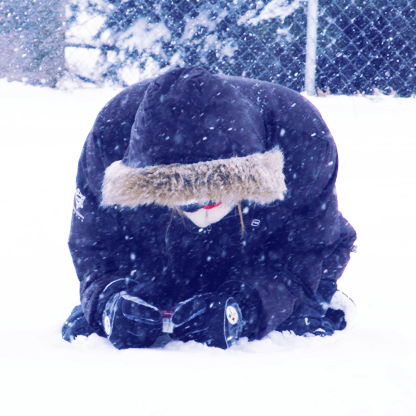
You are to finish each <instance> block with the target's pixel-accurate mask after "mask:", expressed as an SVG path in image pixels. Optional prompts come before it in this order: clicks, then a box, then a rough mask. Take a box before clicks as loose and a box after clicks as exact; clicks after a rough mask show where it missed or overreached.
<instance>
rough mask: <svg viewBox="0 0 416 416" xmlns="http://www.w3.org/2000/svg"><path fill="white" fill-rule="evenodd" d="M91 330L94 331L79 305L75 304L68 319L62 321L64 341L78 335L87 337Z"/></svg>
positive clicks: (70, 340)
mask: <svg viewBox="0 0 416 416" xmlns="http://www.w3.org/2000/svg"><path fill="white" fill-rule="evenodd" d="M93 332H94V331H93V330H92V329H91V327H90V325H89V324H88V322H87V320H86V319H85V315H84V312H83V311H82V309H81V305H78V306H75V308H74V309H73V310H72V312H71V315H69V317H68V319H67V320H66V321H65V323H64V326H63V327H62V338H63V339H64V340H65V341H68V342H72V341H73V340H74V339H75V338H76V337H77V336H78V335H83V336H84V337H88V336H90V335H91V334H92V333H93Z"/></svg>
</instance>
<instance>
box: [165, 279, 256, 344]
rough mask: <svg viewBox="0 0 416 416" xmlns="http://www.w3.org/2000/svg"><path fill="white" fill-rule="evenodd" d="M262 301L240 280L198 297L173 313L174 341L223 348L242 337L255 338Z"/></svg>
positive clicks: (172, 336) (189, 300) (180, 306)
mask: <svg viewBox="0 0 416 416" xmlns="http://www.w3.org/2000/svg"><path fill="white" fill-rule="evenodd" d="M259 302H260V300H259V296H258V294H257V292H256V291H255V290H253V289H252V288H250V287H248V286H247V285H245V284H244V283H243V282H238V281H233V282H231V283H230V284H227V285H223V286H221V287H220V288H219V289H218V290H217V291H216V292H210V293H204V294H200V295H196V296H194V297H193V298H191V299H188V300H186V301H185V302H182V303H180V304H179V306H178V307H177V308H176V310H175V311H174V313H173V315H172V323H173V326H174V330H173V333H172V334H171V338H173V339H176V340H180V341H184V342H186V341H190V340H193V341H196V342H200V343H204V344H206V345H208V346H213V347H218V348H222V349H226V348H228V347H230V346H231V345H233V344H234V343H235V342H236V341H237V340H238V339H239V338H241V337H248V338H249V339H254V338H255V334H256V333H257V332H258V331H257V329H258V328H259V325H260V321H261V319H260V318H261V312H260V304H259Z"/></svg>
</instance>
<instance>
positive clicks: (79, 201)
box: [74, 188, 85, 221]
mask: <svg viewBox="0 0 416 416" xmlns="http://www.w3.org/2000/svg"><path fill="white" fill-rule="evenodd" d="M84 201H85V196H84V195H82V193H81V191H80V189H79V188H77V190H76V192H75V207H74V214H75V215H76V216H77V217H78V218H79V219H80V220H81V221H83V220H84V216H83V215H81V213H80V212H79V210H80V209H81V208H84Z"/></svg>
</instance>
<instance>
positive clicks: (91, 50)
mask: <svg viewBox="0 0 416 416" xmlns="http://www.w3.org/2000/svg"><path fill="white" fill-rule="evenodd" d="M304 5H305V1H304V0H294V1H291V0H269V1H265V2H263V1H257V2H256V1H249V0H234V1H232V2H230V1H224V0H206V1H205V0H204V1H202V0H176V1H172V0H156V1H148V0H147V1H146V0H70V2H69V4H68V5H67V9H66V13H67V18H68V26H67V32H66V42H67V48H66V59H67V64H68V65H69V67H70V69H71V71H72V72H73V73H74V74H75V75H76V76H78V77H80V78H81V79H83V80H85V81H92V82H94V83H106V82H115V83H119V84H122V85H130V84H133V83H135V82H138V81H140V80H142V79H145V78H149V77H152V76H155V75H157V74H159V73H161V72H164V71H166V70H168V69H170V68H173V67H176V66H184V65H199V66H203V67H205V68H207V69H210V70H211V71H214V72H219V73H225V74H229V75H247V76H253V77H256V78H259V79H264V80H268V81H277V82H280V83H284V84H285V85H288V86H291V87H293V88H295V89H299V88H301V87H302V85H303V79H304V76H303V67H304V61H305V50H304V45H305V36H306V16H305V12H304V9H303V7H304Z"/></svg>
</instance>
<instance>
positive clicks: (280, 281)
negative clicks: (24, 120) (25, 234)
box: [69, 68, 356, 337]
mask: <svg viewBox="0 0 416 416" xmlns="http://www.w3.org/2000/svg"><path fill="white" fill-rule="evenodd" d="M337 169H338V157H337V150H336V147H335V143H334V141H333V138H332V136H331V134H330V132H329V131H328V128H327V126H326V125H325V123H324V121H323V120H322V117H321V115H320V114H319V112H318V111H317V110H316V108H315V107H314V106H313V105H311V104H310V102H309V101H308V100H306V99H305V98H303V97H302V96H301V95H299V94H297V93H296V92H294V91H291V90H289V89H287V88H284V87H281V86H278V85H275V84H272V83H267V82H261V81H256V80H250V79H245V78H237V77H226V76H218V75H212V74H210V73H208V72H206V71H205V70H203V69H200V68H183V69H177V70H173V71H170V72H168V73H166V74H164V75H161V76H159V77H158V78H156V79H153V80H148V81H144V82H141V83H138V84H135V85H133V86H131V87H129V88H127V89H125V90H124V91H122V92H121V93H120V94H118V95H117V96H116V97H115V98H113V99H112V100H111V101H110V102H109V103H108V104H107V105H106V106H105V107H104V108H103V109H102V111H101V112H100V114H99V115H98V117H97V119H96V121H95V124H94V126H93V128H92V131H91V132H90V134H89V136H88V138H87V140H86V142H85V145H84V148H83V151H82V155H81V158H80V162H79V169H78V176H77V194H76V197H75V206H74V211H73V218H72V226H71V234H70V238H69V247H70V250H71V254H72V257H73V261H74V265H75V268H76V271H77V275H78V278H79V280H80V283H81V290H80V294H81V305H82V310H83V312H84V314H85V317H86V319H87V321H88V322H89V324H90V326H91V328H92V329H93V330H94V331H96V332H97V333H98V334H100V335H103V334H104V332H103V330H102V328H101V313H102V303H103V299H102V292H103V290H104V289H105V288H106V287H109V285H110V286H111V284H112V285H113V287H114V288H116V290H123V289H126V288H128V287H132V286H135V287H136V288H139V289H138V291H139V295H140V297H141V298H143V299H144V300H146V301H147V302H148V303H151V304H153V305H155V306H157V307H158V308H159V309H162V310H173V309H174V308H175V306H176V305H177V304H178V303H179V302H181V301H184V300H186V299H188V298H190V297H192V296H194V295H195V294H197V293H203V292H210V291H215V290H216V289H217V288H218V287H219V286H220V285H222V284H224V283H227V282H230V281H234V282H235V281H238V282H245V283H246V284H247V285H249V286H250V287H251V288H254V290H255V291H256V293H258V294H259V296H260V299H261V305H262V318H261V320H262V321H261V322H260V323H259V328H260V331H259V332H258V337H262V336H264V335H266V334H267V333H269V332H270V331H272V330H274V329H276V328H278V329H279V328H283V329H284V328H285V325H286V324H287V323H288V322H290V320H291V319H292V320H293V316H295V315H294V311H298V312H297V313H298V315H299V311H300V310H302V308H303V307H304V306H305V305H320V306H321V307H322V308H323V309H325V308H326V306H327V303H329V302H330V300H331V297H332V295H333V293H334V291H335V290H336V283H335V282H336V280H337V279H338V278H339V277H340V276H341V274H342V272H343V270H344V268H345V266H346V265H347V263H348V261H349V257H350V252H351V251H352V247H353V243H354V241H355V238H356V236H355V232H354V230H353V228H352V227H351V226H350V225H349V223H348V222H347V221H346V220H345V219H344V218H343V217H342V215H341V214H340V212H339V211H338V207H337V198H336V193H335V180H336V176H337ZM219 202H222V205H220V206H219V207H220V208H221V209H223V211H222V213H221V212H220V211H218V212H219V214H218V218H220V220H218V221H217V222H212V223H209V224H208V223H207V224H205V223H202V224H199V225H197V224H196V223H195V222H194V221H192V220H191V219H190V218H189V217H188V216H187V215H185V214H184V212H183V210H182V209H181V207H183V206H184V205H185V206H186V205H189V204H200V205H209V204H217V203H219ZM224 207H225V208H224ZM215 209H217V208H215ZM224 212H226V215H225V216H223V214H224ZM324 303H325V304H326V306H325V305H324ZM100 305H101V306H100ZM285 323H286V324H285Z"/></svg>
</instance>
